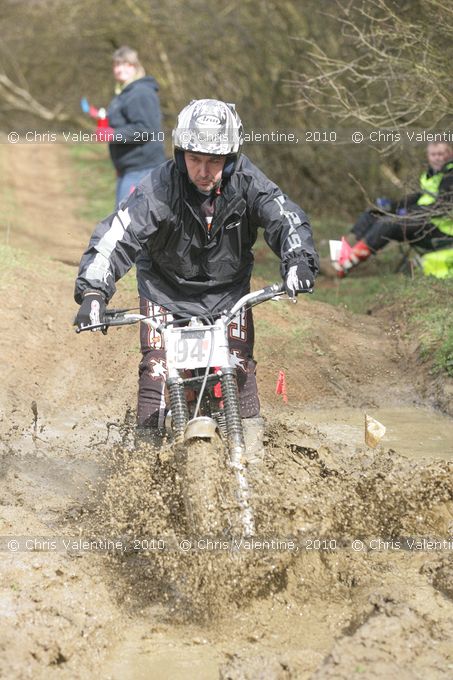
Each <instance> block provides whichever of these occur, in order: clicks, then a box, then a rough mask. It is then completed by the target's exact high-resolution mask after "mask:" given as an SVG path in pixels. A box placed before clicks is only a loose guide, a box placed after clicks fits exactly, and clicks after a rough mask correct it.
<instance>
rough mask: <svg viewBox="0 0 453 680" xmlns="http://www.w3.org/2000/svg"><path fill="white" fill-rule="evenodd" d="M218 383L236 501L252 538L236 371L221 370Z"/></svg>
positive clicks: (248, 534) (247, 531)
mask: <svg viewBox="0 0 453 680" xmlns="http://www.w3.org/2000/svg"><path fill="white" fill-rule="evenodd" d="M220 382H221V385H222V396H223V408H224V412H225V422H226V430H227V440H228V450H229V452H230V463H231V467H232V468H233V470H234V474H235V477H236V481H237V485H238V500H239V505H240V507H241V517H242V526H243V528H244V534H245V535H246V536H253V535H254V533H255V521H254V518H253V511H252V506H251V502H250V487H249V484H248V481H247V475H246V474H245V472H246V471H245V467H244V463H243V461H244V458H245V452H246V449H245V441H244V429H243V427H242V420H241V412H240V408H239V395H238V388H237V381H236V370H235V369H234V368H231V367H228V368H222V377H221V379H220Z"/></svg>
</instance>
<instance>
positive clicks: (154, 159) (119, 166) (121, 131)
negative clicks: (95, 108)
mask: <svg viewBox="0 0 453 680" xmlns="http://www.w3.org/2000/svg"><path fill="white" fill-rule="evenodd" d="M158 89H159V87H158V85H157V83H156V81H155V80H154V78H152V77H151V76H145V77H144V78H139V79H138V80H134V81H133V82H132V83H129V85H126V87H125V88H124V89H123V90H122V91H121V92H120V94H119V95H117V96H116V97H114V99H112V101H111V102H110V104H109V107H108V109H107V116H108V119H109V123H110V125H111V126H112V128H114V130H115V139H118V136H119V135H121V142H120V143H112V144H109V150H110V156H111V159H112V162H113V165H114V166H115V168H116V170H117V172H118V173H119V174H120V175H124V173H126V172H131V171H133V170H142V169H143V168H147V167H154V166H156V165H159V164H160V163H163V162H164V161H165V152H164V145H163V141H162V131H161V113H160V104H159V97H158V95H157V91H158ZM159 140H160V141H159Z"/></svg>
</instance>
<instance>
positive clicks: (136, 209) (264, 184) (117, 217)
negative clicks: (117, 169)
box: [75, 156, 318, 314]
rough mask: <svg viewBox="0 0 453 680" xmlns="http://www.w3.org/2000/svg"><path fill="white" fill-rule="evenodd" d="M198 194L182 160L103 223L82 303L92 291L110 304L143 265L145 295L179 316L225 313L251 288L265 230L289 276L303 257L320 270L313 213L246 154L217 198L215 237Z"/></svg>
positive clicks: (156, 172) (88, 259)
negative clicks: (121, 282) (122, 282)
mask: <svg viewBox="0 0 453 680" xmlns="http://www.w3.org/2000/svg"><path fill="white" fill-rule="evenodd" d="M190 195H191V191H190V185H189V183H188V179H187V176H186V175H184V174H182V173H180V172H179V171H178V169H177V168H176V165H175V163H174V161H168V162H167V163H164V164H163V165H161V166H159V167H158V168H155V169H153V170H152V171H151V172H150V173H149V175H147V176H146V178H145V179H144V180H143V181H142V183H141V184H140V185H139V186H138V187H137V189H136V190H135V191H134V192H133V193H132V194H131V196H130V197H129V198H128V200H127V202H126V203H124V204H123V206H122V209H119V210H118V212H116V213H113V214H112V215H110V217H108V218H107V219H105V220H104V221H102V222H100V223H99V224H98V225H97V227H96V229H95V232H94V234H93V236H92V238H91V241H90V244H89V247H88V249H87V250H86V251H85V253H84V255H83V257H82V260H81V263H80V270H79V276H78V278H77V281H76V288H75V299H76V301H77V302H79V303H80V302H81V299H82V293H83V291H84V290H87V289H98V290H100V291H102V292H103V293H104V295H105V296H106V299H107V300H109V299H110V298H111V297H112V295H113V294H114V292H115V281H117V280H118V279H120V278H121V277H122V276H124V274H125V273H126V272H127V271H128V270H129V269H130V267H131V266H132V264H133V263H134V262H135V263H136V266H137V279H138V288H139V293H140V295H141V296H143V297H145V298H147V299H148V300H152V301H153V302H157V303H158V304H160V305H162V306H164V307H166V308H168V309H170V310H172V311H180V312H185V313H190V314H200V313H213V314H216V313H219V312H221V311H223V310H224V309H226V308H229V307H230V306H232V305H233V303H234V302H236V301H237V300H238V299H239V297H241V295H243V294H245V293H246V292H247V291H248V290H249V286H250V277H251V272H252V266H253V260H254V258H253V253H252V246H253V244H254V243H255V241H256V237H257V230H258V228H259V227H263V228H264V237H265V239H266V241H267V243H268V245H269V246H270V247H271V248H272V250H273V251H274V253H276V255H278V257H279V258H280V259H281V260H282V268H283V271H286V269H287V267H288V265H289V264H292V263H293V262H295V261H299V260H304V261H306V262H307V263H308V264H309V266H310V268H311V270H312V271H313V273H314V274H316V272H317V271H318V256H317V253H316V250H315V247H314V244H313V240H312V232H311V227H310V224H309V222H308V219H307V217H306V215H305V213H304V212H303V210H302V209H301V208H300V207H299V206H298V205H296V204H295V203H293V202H292V201H291V200H290V199H289V198H288V197H287V196H285V195H284V194H282V192H281V190H280V189H279V188H278V186H277V185H276V184H274V183H273V182H271V181H270V180H269V179H268V178H267V177H266V176H265V175H264V174H263V173H262V172H261V171H260V170H259V169H258V168H257V167H256V166H255V165H253V163H251V161H250V160H249V159H248V158H246V157H245V156H242V157H241V158H240V160H239V163H238V167H237V169H236V171H235V172H234V173H233V175H232V177H231V179H230V180H229V181H228V182H227V183H226V186H225V187H224V188H223V189H222V192H221V194H220V195H219V196H218V197H217V198H216V199H215V211H214V217H213V221H212V226H211V232H210V236H209V237H208V232H207V229H206V226H205V220H204V219H203V217H202V216H201V214H200V213H199V211H198V210H197V209H196V207H195V206H196V203H194V201H191V200H190Z"/></svg>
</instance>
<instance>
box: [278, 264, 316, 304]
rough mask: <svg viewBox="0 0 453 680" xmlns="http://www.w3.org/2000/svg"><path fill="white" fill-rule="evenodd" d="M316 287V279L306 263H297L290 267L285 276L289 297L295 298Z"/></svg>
mask: <svg viewBox="0 0 453 680" xmlns="http://www.w3.org/2000/svg"><path fill="white" fill-rule="evenodd" d="M314 285H315V278H314V276H313V273H312V271H311V269H310V267H309V266H308V264H307V263H306V262H295V263H294V264H292V265H290V266H289V267H288V270H287V272H286V275H285V289H286V292H287V294H288V297H290V298H295V297H296V295H297V294H298V293H306V292H307V291H310V290H311V289H312V288H313V286H314Z"/></svg>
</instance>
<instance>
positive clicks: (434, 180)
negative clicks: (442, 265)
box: [417, 161, 453, 236]
mask: <svg viewBox="0 0 453 680" xmlns="http://www.w3.org/2000/svg"><path fill="white" fill-rule="evenodd" d="M451 174H453V161H449V162H448V163H446V164H445V165H444V166H443V168H442V169H441V170H439V172H436V173H434V174H433V175H430V174H429V173H428V172H423V173H422V174H421V175H420V188H421V190H422V194H421V196H420V197H419V199H418V200H417V205H420V206H429V205H433V204H434V203H436V201H437V200H438V199H439V198H441V197H442V193H443V191H442V190H443V187H442V186H441V185H442V183H443V182H444V180H445V179H446V177H447V175H450V177H449V178H448V179H449V184H451ZM452 202H453V196H452V197H451V198H450V201H449V205H448V204H447V205H446V209H447V214H446V215H445V216H442V217H433V218H432V219H431V220H430V221H431V222H432V223H433V224H435V225H436V227H437V228H438V229H440V231H443V232H444V234H448V236H453V206H452Z"/></svg>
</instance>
